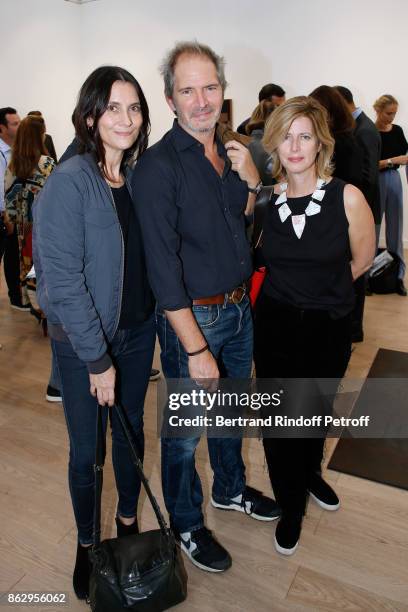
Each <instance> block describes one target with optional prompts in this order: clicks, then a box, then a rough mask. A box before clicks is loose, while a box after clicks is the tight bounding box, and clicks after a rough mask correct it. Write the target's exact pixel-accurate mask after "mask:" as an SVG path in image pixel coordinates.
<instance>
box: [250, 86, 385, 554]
mask: <svg viewBox="0 0 408 612" xmlns="http://www.w3.org/2000/svg"><path fill="white" fill-rule="evenodd" d="M263 144H264V147H265V150H266V151H267V152H268V153H269V154H270V155H271V156H272V161H273V165H272V175H273V176H274V177H276V178H278V177H280V176H284V177H285V180H284V182H283V183H282V182H281V183H279V184H277V185H276V186H275V190H274V195H273V196H272V199H271V201H270V203H269V206H268V207H267V210H266V213H265V217H264V221H263V236H262V251H263V256H264V258H265V262H266V269H267V275H266V279H265V282H264V285H263V289H262V292H261V295H260V297H259V299H258V301H257V304H256V311H255V365H256V373H257V377H258V378H273V377H279V378H292V379H293V378H302V379H308V378H312V379H313V378H330V379H335V380H339V379H341V378H342V377H343V375H344V373H345V371H346V368H347V364H348V361H349V358H350V352H351V317H350V314H351V311H352V309H353V302H354V291H353V281H354V280H355V279H356V278H358V277H359V276H360V275H361V274H363V273H364V272H365V271H366V270H368V269H369V267H370V265H371V262H372V258H373V255H374V244H375V233H374V222H373V218H372V214H371V211H370V208H369V206H368V204H367V202H366V200H365V199H364V196H363V195H362V193H361V192H360V191H359V190H358V189H357V188H356V187H354V186H353V185H350V184H346V183H345V182H344V181H342V180H340V179H337V178H333V177H332V168H331V164H330V161H331V156H332V153H333V146H334V142H333V138H332V137H331V135H330V131H329V127H328V124H327V119H326V112H325V110H324V109H323V107H322V106H321V105H320V104H319V103H318V102H317V101H316V100H313V99H312V98H308V97H303V96H302V97H297V98H292V99H291V100H288V101H287V102H286V103H285V104H283V105H282V106H280V107H279V108H277V109H276V110H275V111H274V112H273V114H272V115H271V117H270V119H269V121H268V123H267V126H266V130H265V135H264V139H263ZM255 214H256V213H255ZM333 388H334V389H335V388H336V387H335V386H334V387H333ZM298 399H299V403H300V405H301V406H302V402H303V396H299V397H298ZM300 435H301V434H300ZM323 447H324V434H323V437H320V438H307V439H302V438H291V439H289V438H286V439H285V438H279V439H278V438H268V437H267V436H266V437H264V449H265V455H266V459H267V463H268V468H269V474H270V478H271V483H272V486H273V489H274V493H275V496H276V500H277V501H278V503H279V505H280V506H281V508H282V517H281V519H280V521H279V523H278V526H277V529H276V535H275V547H276V549H277V550H278V552H280V553H282V554H285V555H291V554H293V553H294V552H295V550H296V548H297V546H298V540H299V537H300V532H301V525H302V518H303V515H304V513H305V508H306V501H307V496H308V494H310V496H311V497H312V498H313V499H314V500H315V501H316V502H317V503H318V504H319V505H320V506H321V507H323V508H325V509H326V510H337V508H338V507H339V505H340V502H339V499H338V497H337V495H336V493H335V492H334V491H333V490H332V489H331V487H330V486H329V485H328V484H327V483H326V482H325V481H324V480H323V478H322V476H321V462H322V456H323Z"/></svg>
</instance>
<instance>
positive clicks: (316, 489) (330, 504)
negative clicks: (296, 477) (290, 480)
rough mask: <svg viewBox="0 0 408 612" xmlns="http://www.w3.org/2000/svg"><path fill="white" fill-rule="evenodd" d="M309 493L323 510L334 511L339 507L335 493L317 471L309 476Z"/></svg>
mask: <svg viewBox="0 0 408 612" xmlns="http://www.w3.org/2000/svg"><path fill="white" fill-rule="evenodd" d="M309 495H310V497H311V498H312V499H313V500H314V501H315V502H316V503H317V504H318V505H319V506H320V507H321V508H323V509H324V510H329V511H330V512H334V511H335V510H338V509H339V508H340V500H339V498H338V497H337V495H336V493H335V492H334V491H333V489H332V488H331V486H330V485H329V484H327V482H325V481H324V480H323V478H322V477H321V475H320V474H318V473H314V474H313V475H312V477H311V480H310V486H309Z"/></svg>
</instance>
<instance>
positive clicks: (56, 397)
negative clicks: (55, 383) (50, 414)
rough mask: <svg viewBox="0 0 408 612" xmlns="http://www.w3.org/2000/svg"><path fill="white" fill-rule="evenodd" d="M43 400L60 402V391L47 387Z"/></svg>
mask: <svg viewBox="0 0 408 612" xmlns="http://www.w3.org/2000/svg"><path fill="white" fill-rule="evenodd" d="M45 399H46V400H47V402H62V397H61V391H58V389H55V388H54V387H51V385H48V387H47V393H46V394H45Z"/></svg>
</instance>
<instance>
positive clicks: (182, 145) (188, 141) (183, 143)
mask: <svg viewBox="0 0 408 612" xmlns="http://www.w3.org/2000/svg"><path fill="white" fill-rule="evenodd" d="M171 131H172V136H173V140H174V144H175V146H176V149H177V151H185V150H186V149H190V148H194V147H195V148H200V149H203V148H204V147H203V145H202V144H201V142H199V141H198V140H197V138H194V136H191V134H189V133H188V132H186V130H185V129H183V128H182V127H181V126H180V125H179V122H178V121H177V119H174V122H173V127H172V130H171ZM215 141H216V143H217V149H218V153H219V154H220V155H221V156H222V157H224V158H225V156H226V152H225V148H224V146H223V144H222V143H221V141H220V140H219V138H218V136H216V137H215Z"/></svg>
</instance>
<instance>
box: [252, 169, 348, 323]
mask: <svg viewBox="0 0 408 612" xmlns="http://www.w3.org/2000/svg"><path fill="white" fill-rule="evenodd" d="M345 185H346V183H345V182H344V181H342V180H340V179H337V178H332V180H331V181H330V182H329V183H328V185H326V186H325V187H323V189H324V190H325V192H326V193H325V196H324V198H323V200H322V201H321V202H319V203H320V205H321V210H320V213H319V214H317V215H312V216H306V224H305V227H304V230H303V234H302V236H301V238H298V237H297V235H296V234H295V230H294V229H293V225H292V219H291V216H289V217H288V218H287V219H286V220H285V221H284V222H283V223H282V221H281V219H280V216H279V212H278V210H279V208H280V206H281V205H275V202H276V200H277V199H278V195H275V194H273V195H272V198H271V200H270V202H269V204H268V205H267V210H266V211H265V217H264V223H263V236H262V252H263V256H264V258H265V263H266V268H267V276H266V279H265V282H264V287H263V290H264V292H265V294H266V295H267V296H269V297H270V298H272V299H273V300H275V301H277V302H280V303H282V304H287V305H289V306H293V307H296V308H300V309H305V310H306V309H313V310H326V311H328V312H329V313H330V316H331V317H332V318H333V319H338V318H340V317H343V316H345V315H347V314H348V313H350V312H351V310H352V309H353V306H354V289H353V279H352V274H351V266H350V261H351V259H352V257H351V250H350V242H349V236H348V221H347V217H346V213H345V210H344V199H343V191H344V187H345ZM310 200H311V195H309V196H304V197H300V198H288V201H287V204H288V206H289V208H290V209H291V211H292V215H301V214H303V213H304V212H305V209H306V207H307V205H308V203H309V202H310Z"/></svg>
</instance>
